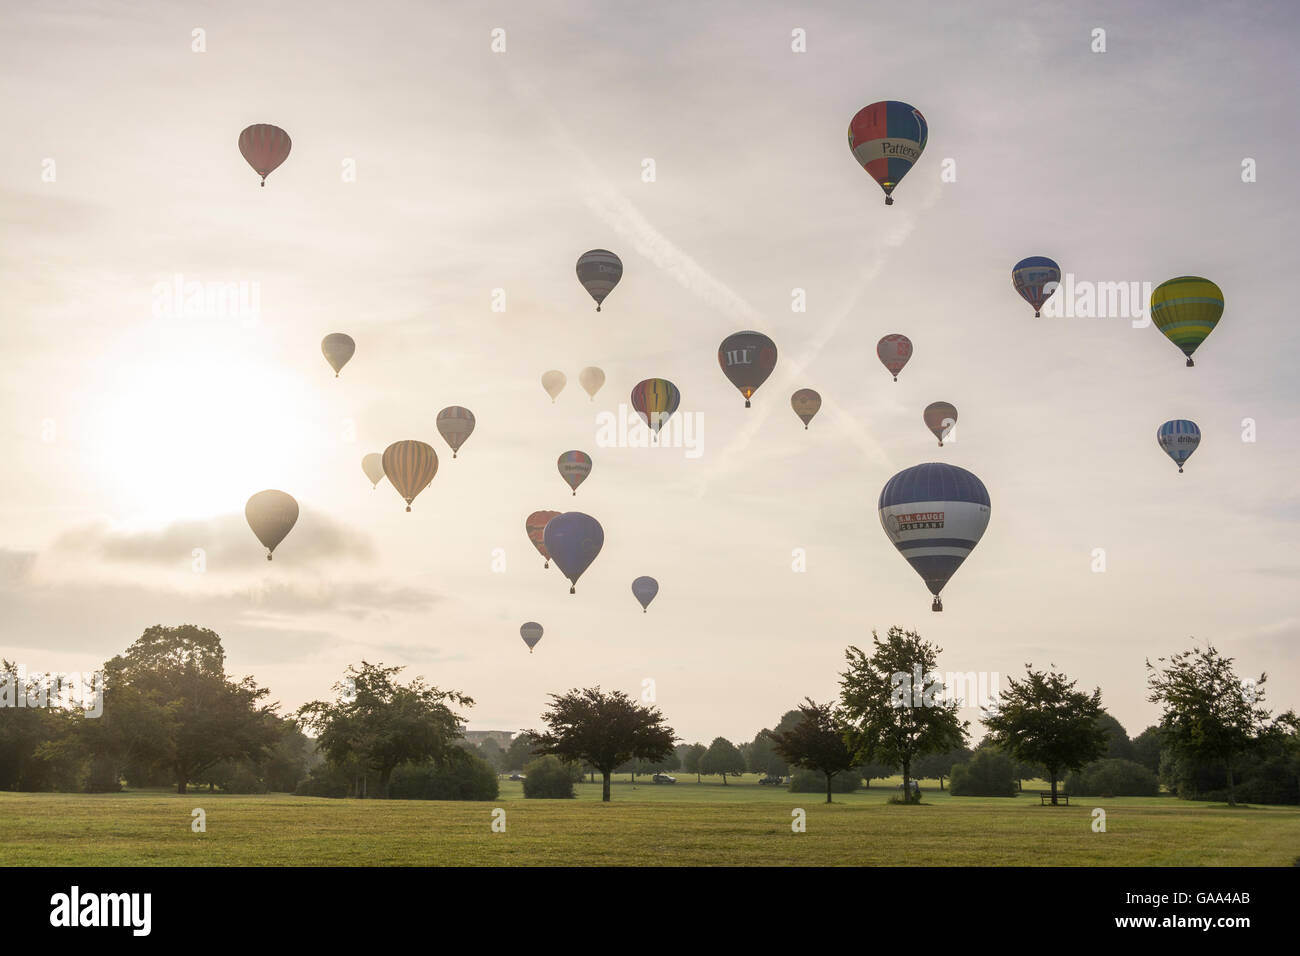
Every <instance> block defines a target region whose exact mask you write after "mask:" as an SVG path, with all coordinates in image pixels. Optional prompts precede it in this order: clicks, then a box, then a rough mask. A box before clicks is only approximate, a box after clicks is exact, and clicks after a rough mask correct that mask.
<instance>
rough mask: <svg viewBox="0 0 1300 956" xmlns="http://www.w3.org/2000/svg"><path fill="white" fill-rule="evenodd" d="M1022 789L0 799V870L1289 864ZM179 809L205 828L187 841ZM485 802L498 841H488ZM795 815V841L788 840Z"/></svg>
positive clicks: (1176, 809) (1282, 821)
mask: <svg viewBox="0 0 1300 956" xmlns="http://www.w3.org/2000/svg"><path fill="white" fill-rule="evenodd" d="M706 779H707V778H706ZM1037 789H1038V788H1037V785H1035V787H1034V789H1033V790H1032V791H1030V790H1029V787H1028V786H1026V793H1025V794H1023V795H1021V796H1020V797H1016V798H1008V799H1001V800H999V799H993V798H974V797H953V796H951V795H950V794H948V793H947V792H940V791H939V790H937V789H934V790H926V791H924V795H923V800H924V802H923V803H922V804H921V805H920V806H910V807H909V806H891V805H889V804H887V803H886V802H885V801H886V800H887V799H888V797H889V796H890V795H891V794H892V793H895V792H897V789H896V787H891V786H889V785H888V784H887V783H886V784H884V785H882V783H881V782H877V783H876V785H875V786H873V787H872V788H871V789H870V790H864V791H859V792H858V793H853V794H836V795H835V803H834V804H832V805H830V806H827V805H826V804H825V803H824V802H822V801H824V799H825V797H824V796H822V795H818V794H793V793H790V792H788V791H787V790H785V789H784V788H776V787H760V786H758V785H757V782H756V781H755V779H754V778H753V777H747V778H742V779H741V780H739V781H732V782H730V783H729V784H728V785H726V786H724V785H723V784H722V783H721V781H720V780H719V781H709V782H705V783H701V784H697V783H695V781H694V778H693V777H687V776H686V775H679V782H678V783H677V784H675V785H658V786H656V785H654V784H652V783H650V782H649V781H648V780H646V781H645V782H642V781H641V780H638V781H637V783H636V784H635V785H633V784H631V783H629V782H627V781H626V778H624V779H623V780H620V781H616V782H615V784H614V788H613V802H612V803H609V804H602V803H601V802H600V785H599V783H597V784H595V785H593V784H590V783H584V784H582V785H580V786H579V788H578V791H579V797H578V799H577V800H524V799H523V793H522V790H521V786H520V784H518V783H511V782H510V781H506V780H503V781H502V782H501V795H500V797H499V798H498V799H497V800H494V801H490V802H482V803H452V802H434V801H414V800H413V801H407V800H392V801H383V800H326V799H319V798H312V797H293V796H288V795H284V794H271V795H266V796H247V797H246V796H227V795H223V794H209V793H205V792H197V793H191V794H188V795H185V796H180V795H177V794H174V793H165V792H160V791H136V792H130V793H122V794H104V795H84V794H18V793H0V864H4V865H8V866H15V865H17V866H25V865H90V866H101V865H102V866H108V865H115V866H125V865H144V866H148V865H159V864H163V865H175V866H224V865H259V866H284V865H290V866H333V865H361V866H369V865H417V866H438V865H442V866H447V865H507V866H509V865H523V866H536V865H551V864H575V865H621V864H655V865H684V864H692V865H775V866H791V865H796V866H797V865H831V866H834V865H877V866H880V865H883V866H907V865H917V864H924V865H938V866H966V865H994V866H997V865H1015V866H1033V865H1066V866H1198V865H1210V864H1214V865H1226V866H1260V865H1263V866H1290V865H1292V864H1293V863H1294V862H1295V860H1296V856H1297V853H1300V808H1295V807H1249V808H1245V807H1242V808H1237V809H1229V808H1228V807H1226V806H1223V805H1221V804H1217V805H1216V804H1208V803H1194V802H1190V801H1184V800H1178V799H1175V798H1173V797H1154V798H1138V797H1127V798H1115V799H1100V798H1089V799H1081V800H1078V801H1077V802H1076V805H1073V806H1070V807H1055V808H1053V807H1043V806H1040V805H1039V799H1038V794H1037ZM195 807H201V808H203V809H204V810H205V811H206V812H207V832H206V833H193V832H191V830H190V821H191V816H190V811H191V810H192V809H193V808H195ZM497 807H500V808H502V809H504V810H505V812H506V832H505V833H493V832H492V830H491V822H492V811H493V808H497ZM796 807H798V808H803V809H804V810H805V811H806V812H807V832H805V833H793V832H791V828H790V823H791V819H792V817H791V810H792V809H794V808H796ZM1094 807H1102V808H1104V809H1105V810H1106V815H1107V818H1106V824H1107V832H1106V833H1094V832H1092V828H1091V822H1092V810H1093V808H1094Z"/></svg>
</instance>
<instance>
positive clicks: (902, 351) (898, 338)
mask: <svg viewBox="0 0 1300 956" xmlns="http://www.w3.org/2000/svg"><path fill="white" fill-rule="evenodd" d="M911 357H912V340H911V339H909V338H908V337H907V336H906V335H900V334H899V333H897V332H891V333H890V334H889V335H886V336H885V337H884V338H883V339H881V340H880V341H879V342H877V343H876V358H878V359H880V361H881V363H882V364H883V365H884V366H885V368H887V369H889V374H890V375H892V376H894V381H895V382H897V381H898V373H899V372H901V371H902V370H903V366H904V365H906V364H907V360H908V359H910V358H911Z"/></svg>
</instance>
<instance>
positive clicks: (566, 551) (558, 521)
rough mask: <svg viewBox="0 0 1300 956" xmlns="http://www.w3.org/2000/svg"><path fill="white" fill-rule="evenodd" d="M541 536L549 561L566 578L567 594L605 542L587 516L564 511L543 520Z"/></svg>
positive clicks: (575, 589) (594, 523)
mask: <svg viewBox="0 0 1300 956" xmlns="http://www.w3.org/2000/svg"><path fill="white" fill-rule="evenodd" d="M544 537H545V539H546V550H547V551H549V552H550V553H551V560H552V561H554V562H555V566H556V567H558V568H559V569H560V571H561V572H562V573H563V574H564V576H565V577H566V578H568V579H569V582H570V586H569V593H570V594H574V593H576V592H577V584H578V578H580V577H582V573H583V572H584V571H586V570H587V568H589V567H591V562H593V561H595V560H596V555H598V554H600V549H601V548H602V547H603V546H604V544H605V530H604V529H603V528H602V527H601V526H600V522H599V521H597V520H596V519H595V518H593V517H592V516H591V515H586V514H583V513H582V512H581V511H566V512H565V513H564V514H562V515H558V516H557V517H555V518H552V519H551V520H550V521H548V522H547V524H546V532H545V535H544Z"/></svg>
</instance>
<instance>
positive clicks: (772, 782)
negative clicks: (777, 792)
mask: <svg viewBox="0 0 1300 956" xmlns="http://www.w3.org/2000/svg"><path fill="white" fill-rule="evenodd" d="M783 783H785V777H778V776H777V775H776V774H772V773H769V774H768V775H767V776H766V777H759V778H758V785H759V786H760V787H764V786H772V787H779V786H781V784H783Z"/></svg>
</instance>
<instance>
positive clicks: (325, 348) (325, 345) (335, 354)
mask: <svg viewBox="0 0 1300 956" xmlns="http://www.w3.org/2000/svg"><path fill="white" fill-rule="evenodd" d="M320 350H321V353H322V354H323V355H324V356H325V361H327V362H329V363H330V368H332V369H334V377H335V378H338V377H339V372H340V371H342V369H343V366H345V365H347V364H348V360H349V359H350V358H352V354H353V353H354V352H356V350H357V343H356V342H353V341H352V336H350V335H346V334H344V333H343V332H331V333H330V334H329V335H327V336H325V338H323V339H321V342H320Z"/></svg>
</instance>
